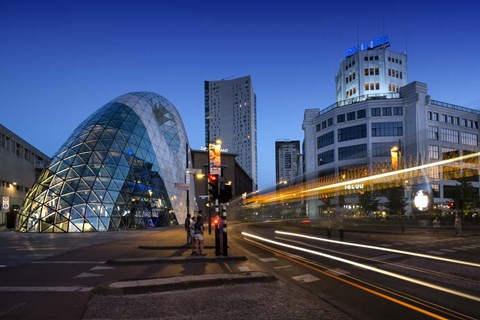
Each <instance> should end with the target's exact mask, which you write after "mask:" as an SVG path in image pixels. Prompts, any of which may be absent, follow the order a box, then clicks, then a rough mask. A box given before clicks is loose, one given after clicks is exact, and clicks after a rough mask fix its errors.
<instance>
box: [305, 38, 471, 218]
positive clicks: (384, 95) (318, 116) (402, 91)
mask: <svg viewBox="0 0 480 320" xmlns="http://www.w3.org/2000/svg"><path fill="white" fill-rule="evenodd" d="M377 56H378V60H377V59H376V57H377ZM366 57H368V58H367V59H365V58H366ZM370 57H373V59H370ZM389 59H390V61H389ZM353 61H355V62H354V63H353ZM397 61H398V62H397ZM400 61H402V63H400ZM377 67H378V69H379V71H378V73H379V74H378V75H377V74H376V71H375V70H376V68H377ZM395 67H398V70H397V69H395ZM372 68H373V75H370V72H371V69H372ZM354 69H355V70H356V71H353V70H354ZM394 69H395V77H392V76H389V73H390V75H392V70H394ZM366 70H368V74H369V75H368V76H367V75H366V73H367V71H366ZM388 70H390V71H388ZM385 71H386V72H385ZM397 71H398V72H399V76H398V78H397V77H396V74H397ZM353 72H357V75H356V76H350V75H352V74H353ZM400 72H401V77H400ZM406 75H407V68H406V55H403V54H398V53H394V52H391V51H389V50H386V48H385V47H380V48H377V49H372V50H367V51H359V52H357V53H355V54H354V55H351V56H349V57H347V58H346V59H345V61H343V62H342V63H341V66H340V71H339V73H338V75H337V77H336V80H337V103H335V104H333V105H331V106H329V107H327V108H325V109H323V110H320V109H307V110H305V114H304V121H303V131H304V138H305V140H304V149H303V154H304V159H303V161H304V174H305V175H306V176H307V177H310V178H313V177H322V176H329V175H337V176H338V175H341V174H342V172H346V171H348V170H350V169H354V168H366V169H367V170H370V169H371V168H372V166H373V165H375V164H378V163H384V164H387V163H391V161H392V160H391V153H390V149H391V148H392V147H394V146H397V147H399V148H400V149H401V153H402V161H403V162H404V163H428V162H434V161H437V160H442V159H445V158H448V157H451V156H452V155H456V156H461V155H466V154H469V153H473V152H479V151H480V148H479V141H478V136H479V122H480V111H478V110H474V109H469V108H465V107H460V106H456V105H452V104H448V103H443V102H439V101H436V100H433V99H431V98H430V96H429V95H428V92H427V85H426V84H425V83H420V82H412V83H410V84H407V85H404V84H406V78H407V77H406ZM349 77H350V78H349ZM350 79H351V81H350ZM346 82H348V83H346ZM367 83H368V89H369V90H368V91H367V90H366V88H367ZM370 83H379V85H378V88H379V90H373V92H372V90H370ZM393 85H394V86H395V87H393ZM397 85H398V86H399V89H398V90H397ZM389 86H390V89H394V90H389ZM354 87H356V88H357V89H356V90H352V88H354ZM375 88H376V84H375V85H374V89H375ZM385 88H386V90H385ZM350 90H352V91H350ZM429 179H430V184H431V187H432V189H433V196H434V201H435V203H436V204H444V203H446V202H447V201H448V200H449V198H450V197H451V192H452V189H450V188H449V187H450V186H455V185H456V184H457V181H455V180H448V178H446V177H445V178H444V175H443V172H442V171H441V170H438V172H436V173H434V174H432V175H431V176H430V177H429ZM471 180H472V182H473V186H474V187H476V188H479V187H480V184H479V181H478V175H474V176H473V177H472V179H471ZM319 204H321V203H320V201H317V203H315V201H313V202H311V203H309V213H311V214H312V217H314V216H315V215H316V214H317V215H318V205H319Z"/></svg>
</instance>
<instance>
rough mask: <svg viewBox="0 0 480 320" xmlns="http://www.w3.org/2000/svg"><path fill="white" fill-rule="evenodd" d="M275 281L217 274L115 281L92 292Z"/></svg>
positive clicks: (256, 274)
mask: <svg viewBox="0 0 480 320" xmlns="http://www.w3.org/2000/svg"><path fill="white" fill-rule="evenodd" d="M275 280H276V278H275V276H273V275H271V274H268V273H265V272H256V271H254V272H243V273H231V274H225V273H219V274H207V275H193V276H179V277H168V278H155V279H144V280H126V281H116V282H111V283H108V284H104V285H101V286H98V287H95V288H94V289H93V291H92V292H93V293H94V294H100V295H134V294H146V293H153V292H165V291H176V290H187V289H194V288H205V287H212V286H220V285H233V284H242V283H251V282H262V281H275Z"/></svg>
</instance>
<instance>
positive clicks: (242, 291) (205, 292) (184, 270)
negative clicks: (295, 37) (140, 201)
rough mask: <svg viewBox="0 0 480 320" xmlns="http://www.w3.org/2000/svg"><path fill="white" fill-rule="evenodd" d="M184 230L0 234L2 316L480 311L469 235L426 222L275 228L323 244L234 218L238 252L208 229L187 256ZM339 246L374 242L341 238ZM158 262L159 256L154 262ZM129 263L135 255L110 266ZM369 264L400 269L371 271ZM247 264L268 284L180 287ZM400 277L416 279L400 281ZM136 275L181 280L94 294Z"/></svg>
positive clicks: (418, 315)
mask: <svg viewBox="0 0 480 320" xmlns="http://www.w3.org/2000/svg"><path fill="white" fill-rule="evenodd" d="M181 228H182V227H181V226H180V227H172V228H165V229H161V230H143V231H128V232H111V233H94V234H93V233H91V234H18V233H15V232H0V241H1V243H2V246H1V247H0V254H1V255H0V266H1V268H0V317H1V318H2V319H134V318H135V319H211V318H212V317H214V318H223V317H226V318H227V317H228V318H230V319H250V318H255V319H298V318H303V319H386V318H389V319H427V318H432V317H433V318H439V319H441V318H442V317H444V318H449V319H478V318H480V314H479V311H478V308H477V307H476V306H477V305H478V301H476V300H475V298H478V297H479V293H480V285H479V282H480V272H479V270H480V269H479V268H478V266H476V264H478V263H479V262H480V261H479V259H480V258H479V257H480V245H479V242H478V239H479V236H478V235H477V234H472V235H465V236H463V237H453V236H451V235H449V234H441V236H438V237H433V236H432V235H431V234H430V233H428V232H426V231H425V230H420V231H418V232H414V231H409V232H407V233H405V234H400V233H378V232H345V233H344V234H343V240H342V241H340V240H341V239H340V234H339V232H338V231H333V232H332V233H331V239H330V240H336V241H338V242H324V241H319V240H315V239H305V238H299V237H297V236H292V235H286V234H278V233H277V234H276V233H275V230H283V231H286V232H292V233H301V234H310V235H313V236H317V237H319V238H322V239H327V240H328V237H327V233H326V231H325V230H324V229H317V228H312V227H311V226H309V225H303V224H291V223H288V224H287V223H280V224H275V223H263V224H237V225H230V226H229V245H230V249H229V256H230V257H245V258H246V259H243V260H242V259H240V260H233V259H232V260H221V259H217V257H215V255H214V249H213V244H214V243H213V235H206V245H207V247H208V249H207V250H206V251H207V254H208V255H207V257H205V259H204V260H198V259H197V260H194V259H192V257H190V252H191V250H190V248H189V247H188V246H184V242H185V238H184V234H183V230H182V229H181ZM241 232H247V233H249V234H252V235H257V236H261V237H264V238H266V239H267V240H269V241H278V242H280V243H286V244H288V245H290V246H295V247H300V248H303V249H305V250H311V251H306V252H305V251H303V252H302V251H299V250H298V249H296V248H292V247H289V248H286V247H285V246H283V245H278V244H274V243H267V242H266V241H265V240H260V239H252V237H250V236H245V235H242V234H241ZM347 242H351V243H355V244H362V245H368V246H372V247H378V248H379V249H372V248H366V247H359V246H352V245H346V244H345V243H347ZM141 247H143V249H141ZM145 248H147V249H145ZM148 248H149V249H148ZM382 248H383V249H391V250H402V251H407V252H414V253H420V254H425V255H427V256H436V257H440V258H446V259H454V260H458V261H462V262H468V263H471V265H465V264H461V263H451V262H448V261H445V260H435V259H432V258H425V257H421V256H415V255H410V254H405V253H399V252H392V251H390V252H388V251H382V250H380V249H382ZM318 252H321V255H319V254H318ZM332 257H337V258H339V259H337V260H335V259H334V258H332ZM158 258H162V259H164V260H162V262H159V261H158V260H156V259H158ZM125 259H127V260H128V259H130V260H135V261H136V260H138V261H137V262H135V263H128V264H119V263H112V262H114V261H117V262H118V261H125ZM342 259H343V260H342ZM152 260H156V262H155V261H154V262H152ZM178 260H180V262H179V261H178ZM140 261H143V263H141V262H140ZM145 261H150V262H148V263H145ZM347 261H348V262H347ZM369 268H370V269H369ZM372 268H373V269H375V270H372ZM376 269H379V270H383V271H385V272H386V273H392V274H394V275H400V277H395V276H393V277H392V275H389V274H386V273H379V272H377V271H376ZM255 272H260V273H264V274H268V275H271V276H273V277H274V278H275V279H276V280H275V281H261V282H257V281H253V282H248V283H245V284H242V283H235V282H234V281H232V282H230V283H225V284H220V285H219V282H218V281H217V282H212V283H211V285H208V284H207V285H205V286H204V287H196V286H194V285H190V286H186V285H185V283H186V280H185V279H187V277H190V278H189V279H192V277H193V278H198V279H199V280H202V279H205V277H206V276H210V277H213V278H215V275H218V277H220V275H232V276H233V275H239V274H240V275H244V276H248V275H252V274H254V273H255ZM202 277H203V278H202ZM404 277H407V278H409V279H410V278H412V279H414V280H415V281H420V282H421V283H420V284H419V283H414V282H412V281H410V280H408V281H407V280H405V279H404ZM139 279H161V280H163V281H165V280H166V279H169V280H172V279H183V281H184V282H183V284H182V283H181V282H179V283H178V284H175V285H174V286H173V287H170V289H169V290H167V291H164V292H150V291H149V292H148V293H147V292H142V294H131V295H130V294H128V295H127V294H123V295H118V294H108V293H107V294H105V292H103V293H102V291H101V290H99V288H105V286H107V285H109V284H112V283H118V282H119V281H125V280H139ZM190 283H192V282H190ZM426 284H428V285H433V288H432V287H431V286H426ZM437 287H441V290H439V289H438V288H437ZM172 288H173V289H172ZM444 288H446V289H447V290H443V289H444ZM448 290H450V291H452V292H453V293H452V292H449V291H448ZM462 294H463V296H462Z"/></svg>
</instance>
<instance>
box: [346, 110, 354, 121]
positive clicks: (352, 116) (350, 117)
mask: <svg viewBox="0 0 480 320" xmlns="http://www.w3.org/2000/svg"><path fill="white" fill-rule="evenodd" d="M353 120H355V111H352V112H348V113H347V121H353Z"/></svg>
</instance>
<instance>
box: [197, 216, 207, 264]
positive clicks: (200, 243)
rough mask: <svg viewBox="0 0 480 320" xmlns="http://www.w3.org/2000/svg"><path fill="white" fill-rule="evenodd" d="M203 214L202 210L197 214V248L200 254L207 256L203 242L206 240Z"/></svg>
mask: <svg viewBox="0 0 480 320" xmlns="http://www.w3.org/2000/svg"><path fill="white" fill-rule="evenodd" d="M203 231H204V227H203V216H202V211H201V210H200V211H199V212H198V215H197V221H196V222H195V248H196V252H197V254H199V255H202V256H206V254H205V252H204V250H203V243H204V241H205V237H204V236H203Z"/></svg>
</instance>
